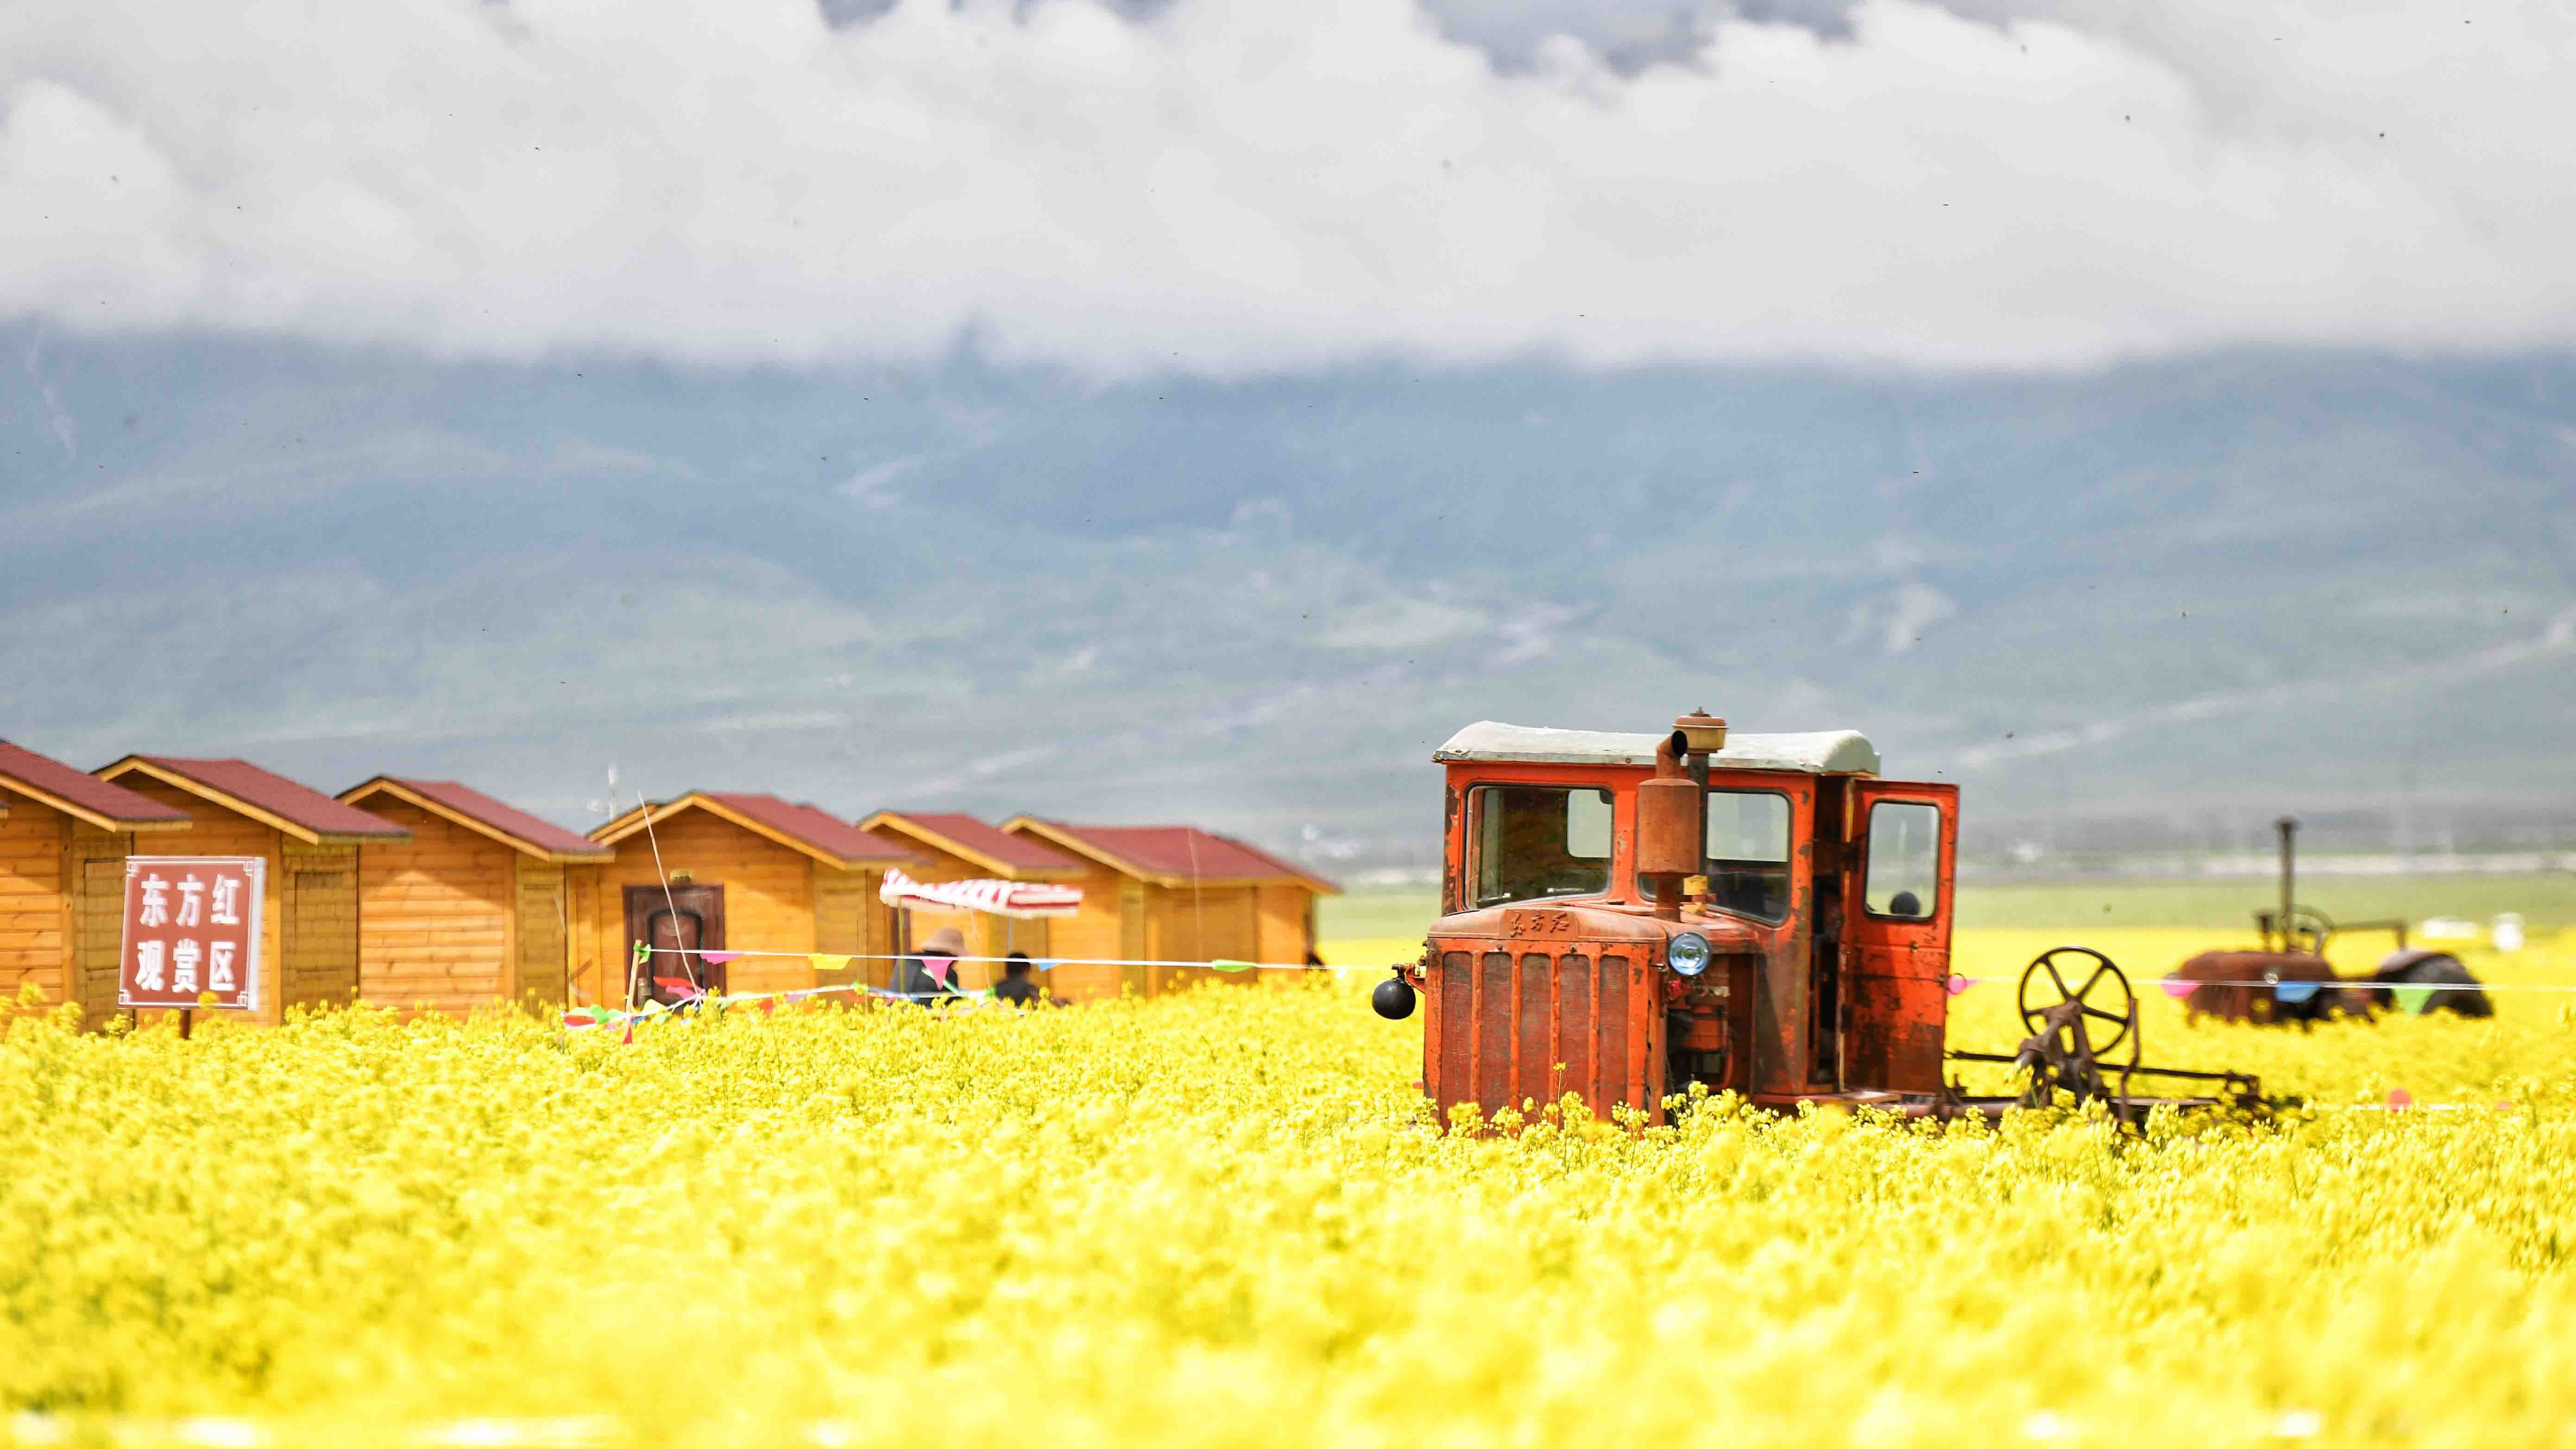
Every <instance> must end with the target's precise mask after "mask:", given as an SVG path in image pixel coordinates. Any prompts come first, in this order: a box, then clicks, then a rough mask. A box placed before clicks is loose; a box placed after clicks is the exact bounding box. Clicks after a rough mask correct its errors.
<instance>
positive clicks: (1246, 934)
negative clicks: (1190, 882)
mask: <svg viewBox="0 0 2576 1449" xmlns="http://www.w3.org/2000/svg"><path fill="white" fill-rule="evenodd" d="M1146 896H1147V900H1146V908H1145V929H1146V939H1147V942H1148V945H1149V949H1148V950H1147V951H1146V953H1145V954H1146V955H1148V956H1151V957H1153V958H1154V959H1155V960H1157V961H1208V960H1218V959H1223V960H1230V961H1258V960H1260V959H1261V956H1260V949H1261V913H1260V898H1259V896H1258V894H1257V893H1256V890H1255V888H1254V887H1252V886H1200V887H1191V886H1151V887H1148V888H1147V891H1146ZM1256 975H1258V973H1256V972H1248V971H1217V970H1213V969H1211V968H1208V967H1204V966H1154V967H1150V968H1148V969H1147V971H1146V980H1147V990H1148V991H1150V992H1152V993H1154V994H1156V995H1160V994H1161V993H1163V992H1165V991H1168V990H1171V989H1172V988H1174V987H1176V986H1180V985H1183V984H1185V983H1191V982H1198V981H1223V982H1226V983H1229V984H1231V985H1237V986H1248V985H1250V984H1252V980H1253V978H1254V977H1255V976H1256Z"/></svg>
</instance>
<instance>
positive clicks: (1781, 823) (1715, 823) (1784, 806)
mask: <svg viewBox="0 0 2576 1449" xmlns="http://www.w3.org/2000/svg"><path fill="white" fill-rule="evenodd" d="M1702 849H1703V853H1704V854H1705V855H1706V856H1707V857H1708V859H1707V861H1706V862H1705V863H1704V865H1703V866H1702V870H1703V872H1704V873H1705V874H1706V875H1707V877H1708V896H1709V904H1710V905H1713V906H1715V907H1717V908H1718V909H1719V910H1721V911H1732V912H1734V913H1735V914H1737V915H1740V916H1751V917H1753V918H1755V919H1756V920H1763V921H1775V922H1776V921H1779V920H1782V919H1784V918H1786V917H1787V916H1788V914H1789V797H1788V796H1786V795H1783V794H1780V793H1779V792H1777V791H1775V790H1711V791H1709V792H1708V830H1707V833H1706V844H1705V845H1704V846H1703V848H1702Z"/></svg>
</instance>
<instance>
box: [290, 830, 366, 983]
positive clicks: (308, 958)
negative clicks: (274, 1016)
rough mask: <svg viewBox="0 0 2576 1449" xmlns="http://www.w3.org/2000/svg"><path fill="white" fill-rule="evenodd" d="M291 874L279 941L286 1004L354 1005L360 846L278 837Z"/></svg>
mask: <svg viewBox="0 0 2576 1449" xmlns="http://www.w3.org/2000/svg"><path fill="white" fill-rule="evenodd" d="M278 844H279V848H280V850H281V852H282V859H283V863H284V865H285V871H284V874H285V876H286V930H285V934H284V935H283V936H282V937H281V939H280V942H279V948H280V950H279V959H280V960H282V961H283V962H284V963H285V970H283V971H282V972H280V973H279V979H278V985H279V987H280V988H281V990H280V993H279V994H280V998H281V1001H282V1003H283V1004H284V1005H286V1006H290V1007H292V1006H348V1005H350V1004H352V1003H353V1002H355V1001H356V1000H357V999H358V847H356V846H354V845H307V844H305V843H304V842H303V841H301V840H297V839H294V838H292V837H287V838H285V839H282V840H280V841H279V842H278Z"/></svg>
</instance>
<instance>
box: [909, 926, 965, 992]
mask: <svg viewBox="0 0 2576 1449" xmlns="http://www.w3.org/2000/svg"><path fill="white" fill-rule="evenodd" d="M965 954H966V937H965V934H964V933H963V932H961V931H959V930H958V929H957V928H956V927H955V926H942V927H940V928H939V929H938V930H936V931H933V932H931V933H930V939H929V940H927V941H924V942H922V943H921V950H920V953H919V954H917V955H912V956H906V957H905V958H903V974H902V976H901V978H900V979H899V980H898V981H896V983H895V988H894V989H895V990H897V991H899V992H902V993H903V994H904V995H905V996H907V997H910V998H911V999H913V1000H914V1001H918V1002H920V1003H921V1004H922V1005H923V1006H928V1005H930V1002H931V999H932V998H933V997H937V996H953V995H955V994H956V993H957V958H958V957H960V956H963V955H965Z"/></svg>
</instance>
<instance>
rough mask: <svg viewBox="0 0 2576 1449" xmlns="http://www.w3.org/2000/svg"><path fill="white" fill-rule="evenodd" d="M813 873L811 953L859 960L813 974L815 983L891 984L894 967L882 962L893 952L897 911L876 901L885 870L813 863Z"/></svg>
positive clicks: (837, 984)
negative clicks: (812, 946) (835, 969)
mask: <svg viewBox="0 0 2576 1449" xmlns="http://www.w3.org/2000/svg"><path fill="white" fill-rule="evenodd" d="M813 869H814V949H815V950H817V951H827V952H830V953H831V954H833V955H836V956H857V957H861V958H863V959H861V960H859V961H857V962H855V963H854V964H852V965H851V966H849V967H847V968H846V969H842V970H837V971H823V972H817V973H816V975H815V979H814V982H813V984H814V985H816V986H847V985H850V984H852V983H854V982H855V983H857V984H860V985H865V986H890V985H892V984H893V981H894V963H893V962H892V961H889V960H885V959H883V958H885V957H887V956H891V955H892V954H893V953H894V949H895V929H896V927H895V913H894V908H893V907H892V906H889V905H887V904H886V903H885V902H883V901H881V900H879V899H877V890H878V888H879V887H881V886H883V885H884V884H885V872H884V871H883V870H834V869H832V868H831V867H830V866H827V865H825V864H823V863H822V862H821V861H815V862H813ZM865 958H875V959H865Z"/></svg>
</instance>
